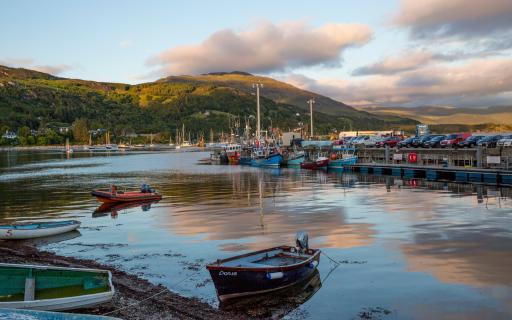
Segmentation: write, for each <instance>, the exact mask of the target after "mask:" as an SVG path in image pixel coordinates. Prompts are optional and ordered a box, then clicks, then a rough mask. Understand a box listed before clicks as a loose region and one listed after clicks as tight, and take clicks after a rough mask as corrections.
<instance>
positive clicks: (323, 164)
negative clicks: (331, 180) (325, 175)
mask: <svg viewBox="0 0 512 320" xmlns="http://www.w3.org/2000/svg"><path fill="white" fill-rule="evenodd" d="M328 165H329V158H327V157H318V158H316V159H315V160H309V161H304V162H303V163H301V164H300V167H301V168H302V169H309V170H317V169H323V168H327V166H328Z"/></svg>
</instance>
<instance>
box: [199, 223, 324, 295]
mask: <svg viewBox="0 0 512 320" xmlns="http://www.w3.org/2000/svg"><path fill="white" fill-rule="evenodd" d="M296 243H297V246H296V247H293V246H279V247H273V248H269V249H264V250H260V251H256V252H251V253H246V254H243V255H239V256H235V257H231V258H227V259H224V260H217V261H216V262H214V263H211V264H209V265H207V266H206V268H207V269H208V270H209V272H210V275H211V277H212V280H213V283H214V285H215V290H216V291H217V296H218V297H219V300H220V301H226V300H229V299H233V298H238V297H244V296H250V295H256V294H262V293H268V292H272V291H276V290H281V289H283V288H287V287H289V286H292V285H294V284H296V283H298V282H300V281H302V280H304V279H305V278H307V277H309V276H310V275H311V274H312V273H313V272H314V271H315V270H316V268H317V266H318V263H319V262H320V250H319V249H310V248H309V247H308V236H307V234H305V233H298V235H297V239H296Z"/></svg>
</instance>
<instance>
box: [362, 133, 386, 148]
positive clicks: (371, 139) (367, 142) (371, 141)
mask: <svg viewBox="0 0 512 320" xmlns="http://www.w3.org/2000/svg"><path fill="white" fill-rule="evenodd" d="M381 140H382V138H381V137H378V136H365V137H364V138H363V139H360V140H358V141H357V144H358V145H364V146H365V147H366V148H372V147H375V144H376V143H377V142H379V141H381Z"/></svg>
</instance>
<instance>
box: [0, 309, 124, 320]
mask: <svg viewBox="0 0 512 320" xmlns="http://www.w3.org/2000/svg"><path fill="white" fill-rule="evenodd" d="M0 319H3V320H36V319H37V320H119V318H112V317H106V316H96V315H89V314H78V313H67V312H52V311H39V310H24V309H0Z"/></svg>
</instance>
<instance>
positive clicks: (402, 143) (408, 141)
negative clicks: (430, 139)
mask: <svg viewBox="0 0 512 320" xmlns="http://www.w3.org/2000/svg"><path fill="white" fill-rule="evenodd" d="M414 139H416V137H410V138H407V139H405V140H402V141H400V142H398V143H397V144H396V145H397V146H398V147H399V148H404V147H406V148H410V147H411V146H412V142H413V141H414Z"/></svg>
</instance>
